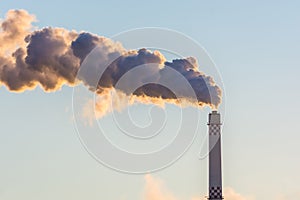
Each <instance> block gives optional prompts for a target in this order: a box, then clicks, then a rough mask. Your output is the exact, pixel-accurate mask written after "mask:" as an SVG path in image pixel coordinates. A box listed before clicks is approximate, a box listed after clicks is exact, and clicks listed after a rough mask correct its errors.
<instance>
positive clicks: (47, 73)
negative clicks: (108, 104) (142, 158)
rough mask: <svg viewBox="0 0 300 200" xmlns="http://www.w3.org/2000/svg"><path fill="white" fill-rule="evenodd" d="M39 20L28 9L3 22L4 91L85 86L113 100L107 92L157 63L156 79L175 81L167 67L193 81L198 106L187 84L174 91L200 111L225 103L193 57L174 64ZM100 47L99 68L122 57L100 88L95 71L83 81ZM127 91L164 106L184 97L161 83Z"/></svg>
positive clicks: (0, 79)
mask: <svg viewBox="0 0 300 200" xmlns="http://www.w3.org/2000/svg"><path fill="white" fill-rule="evenodd" d="M35 20H36V19H35V16H33V15H31V14H29V13H28V12H27V11H25V10H10V11H8V12H7V14H6V18H5V19H3V20H2V21H1V29H0V86H1V85H4V86H6V87H7V89H8V90H10V91H13V92H22V91H25V90H30V89H34V88H36V87H37V86H39V87H41V88H42V89H43V90H44V91H47V92H51V91H56V90H59V89H60V88H61V87H62V86H63V85H68V86H71V87H72V86H75V85H76V84H79V83H84V84H85V85H86V86H87V87H88V88H89V89H90V90H91V91H93V92H96V93H97V94H98V95H100V96H101V95H107V91H109V90H112V89H115V86H116V84H117V83H118V81H119V80H120V78H121V77H122V76H123V75H124V74H126V72H129V71H130V70H132V69H134V68H135V67H137V66H140V65H145V64H151V65H152V66H153V65H154V66H155V67H152V68H149V71H151V73H150V74H151V76H155V77H156V78H157V80H158V81H161V80H162V81H165V82H166V81H169V80H172V78H173V79H174V77H170V74H169V73H168V70H166V68H167V67H168V68H172V69H174V70H176V71H177V72H178V73H180V74H181V76H182V77H184V78H185V79H186V81H188V83H189V85H190V86H191V88H192V89H193V90H194V92H195V95H196V102H195V101H192V100H191V96H189V95H187V94H186V93H185V92H184V88H182V89H181V87H182V85H180V84H178V85H176V84H175V86H174V87H176V88H179V91H182V92H181V93H180V94H179V96H180V97H181V99H182V100H184V101H187V102H190V103H191V104H193V105H195V106H211V107H217V106H218V105H219V104H220V102H221V89H220V88H219V87H218V86H217V85H216V84H215V82H214V80H213V79H212V78H211V77H209V76H206V75H205V74H204V73H202V72H200V71H199V69H198V65H197V61H196V59H194V58H192V57H189V58H184V59H177V60H173V61H171V62H168V61H166V59H165V58H164V56H163V55H162V54H161V53H160V52H159V51H153V52H152V51H150V50H147V49H139V50H127V49H125V48H124V47H123V46H122V45H121V44H120V43H119V42H115V41H112V40H111V39H108V38H105V37H102V36H98V35H94V34H91V33H87V32H80V33H78V32H76V31H68V30H66V29H63V28H52V27H46V28H42V29H37V28H36V27H34V26H33V25H32V23H33V22H34V21H35ZM95 47H97V48H98V49H99V55H98V57H99V58H100V60H101V61H100V63H99V64H98V65H97V66H98V67H99V68H101V67H102V68H103V67H104V66H103V65H101V63H102V62H103V63H105V62H107V61H109V60H110V59H111V58H112V57H114V58H117V59H114V61H113V62H111V63H110V64H109V65H108V66H105V70H104V73H103V74H102V76H101V78H100V77H99V78H100V80H97V82H96V85H95V80H93V77H92V76H91V73H92V71H93V70H91V71H89V70H87V71H85V72H84V73H83V74H84V76H77V75H78V71H79V69H80V66H81V64H82V63H83V62H84V60H85V58H86V57H87V56H88V55H89V53H91V51H92V50H93V49H94V48H95ZM147 73H148V72H147ZM145 74H146V73H145ZM141 77H142V78H140V79H139V77H135V79H137V80H138V81H141V82H143V81H144V80H145V79H147V77H145V75H143V76H141ZM173 85H174V84H173ZM122 88H123V89H122V90H121V91H120V92H122V93H124V94H125V95H126V97H128V98H130V99H136V100H137V101H139V102H142V103H144V102H152V103H155V102H156V103H157V102H160V101H161V102H164V103H165V102H166V103H175V104H178V101H177V98H178V96H176V95H178V94H176V95H175V94H174V93H173V91H171V90H170V89H168V88H166V87H164V86H162V85H159V84H155V83H152V84H145V85H143V86H141V87H139V88H137V89H136V90H135V91H128V90H127V89H126V87H122ZM100 104H101V103H100ZM158 104H160V103H158ZM103 106H104V109H103V108H100V110H101V109H102V110H105V111H107V110H109V109H105V105H103ZM100 107H101V105H100ZM100 115H101V114H100ZM101 116H102V115H101Z"/></svg>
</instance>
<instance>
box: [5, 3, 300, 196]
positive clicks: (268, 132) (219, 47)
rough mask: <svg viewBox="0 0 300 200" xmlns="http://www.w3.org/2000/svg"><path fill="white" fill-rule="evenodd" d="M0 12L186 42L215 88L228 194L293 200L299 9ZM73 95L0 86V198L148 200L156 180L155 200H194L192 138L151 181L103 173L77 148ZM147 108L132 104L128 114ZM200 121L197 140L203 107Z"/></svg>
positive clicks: (200, 186)
mask: <svg viewBox="0 0 300 200" xmlns="http://www.w3.org/2000/svg"><path fill="white" fill-rule="evenodd" d="M0 5H1V6H0V18H4V17H5V14H6V12H7V11H8V10H10V9H25V10H27V11H28V12H29V13H31V14H34V15H35V16H36V17H37V19H38V21H37V22H36V23H35V24H34V25H35V26H37V27H39V28H42V27H47V26H52V27H63V28H65V29H68V30H76V31H78V32H80V31H82V30H84V31H88V32H91V33H94V34H97V35H103V36H105V37H108V38H109V37H112V36H114V35H116V34H118V33H120V32H123V31H127V30H130V29H134V28H143V27H161V28H167V29H172V30H175V31H179V32H181V33H183V34H185V35H187V36H189V37H191V38H193V39H194V40H195V41H197V42H198V43H199V44H201V45H202V46H203V47H204V48H205V49H206V50H207V52H208V53H209V55H210V56H211V58H212V59H213V61H214V62H215V63H216V66H217V69H218V70H219V73H220V75H221V77H222V80H223V85H224V87H225V91H224V92H225V97H224V100H225V101H224V102H226V104H225V105H222V106H224V107H225V108H226V109H225V111H226V112H225V111H224V112H225V113H221V114H222V115H223V116H225V118H224V122H223V124H224V125H223V135H222V137H223V138H222V150H223V152H222V153H223V184H224V187H226V188H227V191H229V192H228V196H229V195H230V194H229V193H230V191H234V192H235V193H238V194H240V195H241V196H242V197H237V198H239V199H242V198H244V199H247V200H248V199H255V200H260V199H278V200H281V199H285V200H286V199H298V198H299V197H300V193H299V189H300V188H299V183H298V180H299V179H300V173H298V172H297V170H298V169H299V168H300V159H299V156H298V155H299V152H300V149H299V148H300V147H299V140H300V136H299V133H300V132H299V128H298V125H297V124H298V120H299V113H300V108H299V106H297V104H298V103H299V102H300V93H299V89H298V87H299V85H300V79H299V78H298V75H299V74H300V59H299V52H300V38H299V35H300V27H299V22H300V15H299V12H298V10H299V9H298V8H299V6H300V3H299V2H297V1H286V2H274V1H264V2H261V1H251V2H241V1H226V2H220V1H209V2H208V1H181V2H174V1H163V2H162V1H149V2H141V1H120V2H117V1H103V2H100V1H92V0H86V1H84V2H82V1H69V0H66V1H56V0H54V1H48V2H42V3H37V2H36V1H33V0H29V1H16V0H12V1H1V4H0ZM72 92H73V88H71V87H68V86H64V87H63V88H62V89H61V90H59V91H57V92H53V93H45V92H44V91H42V90H41V89H39V88H37V89H35V90H33V91H26V92H23V93H13V92H10V91H8V90H7V89H6V88H5V87H4V86H2V87H0V98H1V104H0V122H1V128H0V157H1V158H2V162H1V165H0V176H1V178H0V180H1V181H0V197H1V199H5V200H17V199H21V198H22V199H31V200H35V199H43V200H46V199H58V200H60V199H61V200H63V199H74V200H77V199H78V200H79V199H91V200H94V199H95V200H96V199H115V200H117V199H118V200H119V199H124V200H125V199H126V200H127V199H130V200H140V199H146V200H147V197H144V196H145V195H146V194H148V193H149V188H150V191H151V190H152V189H153V187H152V186H151V184H158V183H160V182H162V184H163V185H164V187H165V190H167V192H166V193H167V197H157V198H158V199H159V198H161V199H178V200H179V199H193V198H198V199H201V198H202V199H204V197H205V196H206V195H207V159H204V160H199V158H198V155H199V151H200V148H199V146H200V144H201V140H200V138H199V137H198V138H196V139H195V142H194V143H193V144H192V146H191V148H190V149H189V150H188V151H187V152H186V153H185V154H184V155H183V156H182V157H181V158H180V159H179V160H178V161H177V162H175V163H174V164H173V165H171V166H170V167H168V168H166V169H164V170H160V171H157V172H154V173H152V174H151V175H150V176H145V175H131V174H126V173H120V172H117V171H114V170H111V169H109V168H107V167H105V166H103V165H101V164H100V163H99V162H97V161H96V160H95V159H94V158H93V157H92V156H90V154H89V153H88V152H87V151H86V150H85V148H84V147H83V145H82V144H81V142H80V140H79V138H78V136H77V134H76V130H75V127H74V120H73V118H72V116H73V113H72ZM146 108H148V107H147V106H144V107H143V106H139V107H138V113H137V115H138V116H142V115H143V109H146ZM173 109H175V108H173V107H166V110H169V111H170V112H173ZM200 113H201V120H200V125H199V126H200V129H201V130H202V131H204V132H205V130H206V122H207V116H206V115H207V113H208V109H203V110H201V111H200ZM191 120H193V119H191ZM101 121H102V122H103V123H104V122H105V119H100V122H101ZM153 182H154V183H153ZM149 184H150V186H149ZM158 185H159V184H158ZM160 189H161V188H156V189H155V187H154V190H155V191H157V190H160ZM145 190H146V191H145ZM160 192H161V191H159V193H160ZM162 193H164V190H163V191H162ZM169 194H171V197H170V195H169ZM162 195H165V193H164V194H162ZM232 198H233V197H232ZM225 199H226V196H225Z"/></svg>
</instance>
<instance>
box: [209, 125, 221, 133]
mask: <svg viewBox="0 0 300 200" xmlns="http://www.w3.org/2000/svg"><path fill="white" fill-rule="evenodd" d="M220 133H221V127H220V125H219V124H211V125H209V134H210V135H220Z"/></svg>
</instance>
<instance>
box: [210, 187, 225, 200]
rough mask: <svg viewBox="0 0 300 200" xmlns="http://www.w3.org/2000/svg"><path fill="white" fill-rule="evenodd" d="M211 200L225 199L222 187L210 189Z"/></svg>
mask: <svg viewBox="0 0 300 200" xmlns="http://www.w3.org/2000/svg"><path fill="white" fill-rule="evenodd" d="M209 199H223V196H222V188H221V187H211V188H209Z"/></svg>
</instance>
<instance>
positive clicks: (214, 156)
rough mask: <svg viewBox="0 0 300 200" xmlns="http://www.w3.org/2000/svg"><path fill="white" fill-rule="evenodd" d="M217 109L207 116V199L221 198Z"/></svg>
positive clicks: (219, 199)
mask: <svg viewBox="0 0 300 200" xmlns="http://www.w3.org/2000/svg"><path fill="white" fill-rule="evenodd" d="M220 118H221V117H220V114H219V113H218V112H217V111H212V113H210V114H209V117H208V127H209V196H208V199H209V200H221V199H223V195H222V165H221V163H222V161H221V119H220Z"/></svg>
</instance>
